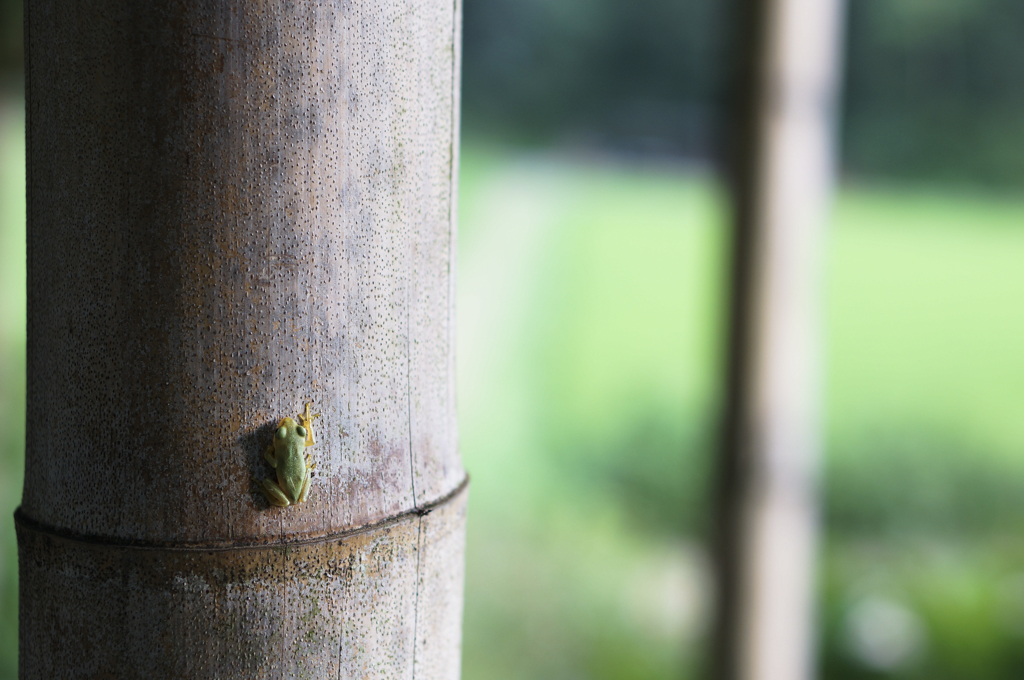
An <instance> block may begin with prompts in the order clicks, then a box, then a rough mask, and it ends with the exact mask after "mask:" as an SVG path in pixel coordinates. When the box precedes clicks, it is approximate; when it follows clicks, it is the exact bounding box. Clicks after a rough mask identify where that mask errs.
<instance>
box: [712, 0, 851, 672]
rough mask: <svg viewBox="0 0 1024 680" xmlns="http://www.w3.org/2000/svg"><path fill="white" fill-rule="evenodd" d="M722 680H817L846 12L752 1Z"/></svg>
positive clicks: (723, 516) (723, 508)
mask: <svg viewBox="0 0 1024 680" xmlns="http://www.w3.org/2000/svg"><path fill="white" fill-rule="evenodd" d="M742 4H743V5H744V9H745V10H747V11H746V12H741V15H742V16H745V17H747V18H748V20H749V21H750V22H751V23H750V24H749V26H748V31H747V35H746V36H745V43H744V44H745V45H746V46H748V48H749V51H748V53H747V54H746V59H747V61H746V62H745V69H746V72H745V77H746V80H745V81H744V82H743V86H744V87H746V88H747V91H746V92H745V93H743V96H742V98H741V101H744V102H745V105H744V106H743V107H742V110H741V118H742V120H741V126H740V128H739V129H740V130H741V131H742V132H741V135H740V139H741V148H740V149H739V152H740V158H739V162H738V163H737V165H736V173H735V176H734V180H735V187H736V199H737V211H736V214H737V232H736V233H737V237H736V242H735V246H734V247H735V248H736V254H735V259H734V267H735V269H736V271H735V278H734V290H733V299H732V321H733V323H732V338H731V345H732V346H731V351H730V364H731V365H730V381H729V391H728V394H727V401H728V404H727V419H726V428H727V432H726V437H725V441H726V446H725V449H724V451H723V466H722V475H721V477H720V489H719V495H720V497H719V517H720V521H719V531H720V536H719V540H720V546H719V551H718V558H719V565H718V566H719V592H720V598H719V601H720V607H721V611H720V620H719V625H718V629H717V631H716V633H717V637H718V640H717V645H716V655H717V659H716V664H717V668H716V670H717V677H719V678H722V680H806V679H808V678H811V677H813V676H814V646H815V643H816V638H815V625H814V623H815V607H814V591H815V570H816V559H815V558H816V544H817V524H818V502H819V499H818V488H817V487H818V484H817V477H818V467H819V457H820V449H821V441H820V440H821V436H820V429H821V415H820V412H821V405H820V404H821V397H822V393H821V388H820V351H821V350H820V346H821V336H822V297H821V290H822V286H823V280H822V277H821V269H822V262H823V255H824V253H823V234H824V225H825V220H826V210H827V206H828V202H829V199H830V194H831V190H832V184H833V174H834V169H833V165H834V151H833V136H834V135H833V133H834V125H835V110H836V107H835V101H836V94H837V84H838V71H839V68H838V65H839V46H840V44H841V38H840V36H841V24H842V21H841V19H842V5H843V3H842V1H841V0H748V1H747V2H745V3H742Z"/></svg>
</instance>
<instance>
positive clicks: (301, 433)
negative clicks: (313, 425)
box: [295, 425, 306, 437]
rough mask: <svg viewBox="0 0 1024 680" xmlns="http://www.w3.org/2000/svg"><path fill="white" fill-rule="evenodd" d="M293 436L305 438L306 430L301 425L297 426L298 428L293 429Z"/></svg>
mask: <svg viewBox="0 0 1024 680" xmlns="http://www.w3.org/2000/svg"><path fill="white" fill-rule="evenodd" d="M295 434H297V435H299V436H300V437H305V436H306V428H304V427H303V426H302V425H299V426H298V427H296V428H295Z"/></svg>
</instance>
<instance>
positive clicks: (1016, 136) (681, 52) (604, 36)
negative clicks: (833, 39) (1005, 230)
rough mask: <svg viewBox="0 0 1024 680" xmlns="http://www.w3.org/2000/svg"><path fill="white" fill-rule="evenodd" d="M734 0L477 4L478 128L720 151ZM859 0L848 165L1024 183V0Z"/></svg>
mask: <svg viewBox="0 0 1024 680" xmlns="http://www.w3.org/2000/svg"><path fill="white" fill-rule="evenodd" d="M734 4H735V3H733V2H729V1H727V2H722V1H720V0H640V1H638V2H630V3H623V2H618V1H617V0H468V1H467V2H466V5H465V58H464V60H463V68H464V106H465V116H464V121H465V124H466V126H467V129H471V130H478V131H483V132H485V133H489V134H492V135H493V134H500V135H503V136H505V137H506V138H507V139H513V140H538V141H545V142H551V141H557V142H560V143H563V144H569V145H583V146H591V147H595V146H596V147H606V148H607V147H610V148H616V149H622V150H630V151H639V152H649V151H655V152H659V153H662V154H670V155H684V156H690V157H700V158H704V159H715V158H717V157H718V156H719V155H720V149H721V148H722V147H723V142H724V140H723V135H724V134H725V132H726V129H727V128H726V127H725V124H724V121H725V113H726V103H727V95H728V92H727V83H726V79H727V77H728V74H729V72H730V60H731V58H732V55H733V54H734V53H735V50H734V49H732V45H731V40H732V39H733V36H732V34H731V32H730V25H731V23H732V20H731V16H732V12H733V11H734V9H733V7H734ZM848 6H849V11H848V17H849V21H848V30H847V50H846V65H847V68H846V80H845V89H844V93H843V101H844V104H843V111H842V119H843V122H842V139H843V145H842V146H843V158H844V168H845V169H846V171H847V172H848V173H851V174H855V175H857V176H871V177H880V176H887V177H902V178H919V179H929V180H952V181H956V182H971V183H986V184H995V185H1004V186H1014V187H1020V186H1024V4H1022V3H1020V2H1019V1H1018V0H849V2H848Z"/></svg>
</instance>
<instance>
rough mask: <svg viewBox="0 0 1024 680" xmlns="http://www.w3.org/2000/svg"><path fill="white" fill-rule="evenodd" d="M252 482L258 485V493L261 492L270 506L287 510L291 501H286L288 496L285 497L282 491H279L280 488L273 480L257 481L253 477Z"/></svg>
mask: <svg viewBox="0 0 1024 680" xmlns="http://www.w3.org/2000/svg"><path fill="white" fill-rule="evenodd" d="M253 481H255V482H258V483H259V485H260V491H262V492H263V495H264V496H266V497H267V500H268V501H270V504H271V505H276V506H278V507H279V508H287V507H288V506H289V505H291V501H289V500H288V496H286V495H285V493H284V491H282V490H281V487H279V486H278V485H277V482H275V481H274V480H272V479H264V480H263V481H259V480H258V479H256V478H255V477H254V478H253Z"/></svg>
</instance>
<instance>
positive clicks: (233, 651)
mask: <svg viewBox="0 0 1024 680" xmlns="http://www.w3.org/2000/svg"><path fill="white" fill-rule="evenodd" d="M460 16H461V7H460V3H459V2H455V3H453V2H452V1H451V0H416V1H413V0H408V1H406V2H401V1H396V0H367V1H365V2H355V1H352V0H337V1H335V2H314V1H312V0H306V1H295V2H292V1H288V0H266V1H262V2H260V1H257V2H250V1H243V0H205V1H200V2H155V3H136V2H130V1H129V0H97V1H95V2H89V3H77V2H69V1H66V0H49V1H38V2H29V3H27V6H26V35H27V54H28V62H27V98H28V210H29V224H28V229H29V255H28V258H29V262H28V266H29V330H28V334H29V335H28V413H29V417H28V419H29V422H28V435H27V443H26V475H25V489H24V497H23V503H22V507H21V509H20V511H19V516H18V517H19V540H20V554H21V561H20V564H21V583H22V586H21V676H22V677H23V678H53V677H104V676H103V675H102V674H104V673H108V674H110V677H189V678H196V677H268V678H269V677H330V678H337V677H356V676H358V677H416V678H456V677H458V674H459V640H460V621H461V601H462V600H461V598H462V595H461V593H462V590H461V587H462V585H461V584H462V578H461V574H462V552H463V551H462V544H463V540H464V518H465V513H464V507H465V492H464V489H465V473H464V472H463V470H462V466H461V462H460V459H459V454H458V448H457V432H456V425H455V400H454V318H453V302H454V266H455V245H456V244H455V238H456V234H455V228H454V200H455V192H454V187H455V179H456V176H457V150H458V138H457V131H458V92H459V79H458V76H459V71H458V69H459V63H458V55H459V52H460V28H459V26H460ZM307 401H311V402H312V403H313V408H314V410H315V411H317V412H320V413H322V414H323V415H322V417H321V418H320V419H317V420H316V421H315V423H314V424H315V429H316V438H317V443H316V445H315V446H314V447H313V448H312V449H311V450H310V453H311V456H312V460H313V461H314V462H315V463H316V469H315V475H316V476H315V477H314V478H313V482H312V488H311V491H310V494H309V499H308V501H307V502H306V503H304V504H300V505H296V506H292V507H288V508H275V507H270V506H269V505H268V504H267V502H266V500H265V499H264V498H263V496H262V495H261V494H260V493H259V491H258V489H257V487H256V485H255V484H254V483H253V481H252V478H253V477H256V478H264V477H267V476H270V475H271V474H272V470H271V469H270V468H269V466H267V465H266V463H265V462H264V460H263V456H262V454H263V450H264V448H265V447H266V446H267V445H268V444H269V443H270V441H271V437H272V433H273V429H274V426H275V424H276V423H277V421H278V420H279V419H280V418H283V417H285V416H292V417H295V416H296V415H297V414H298V413H299V412H300V411H301V409H302V406H303V404H304V403H305V402H307Z"/></svg>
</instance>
